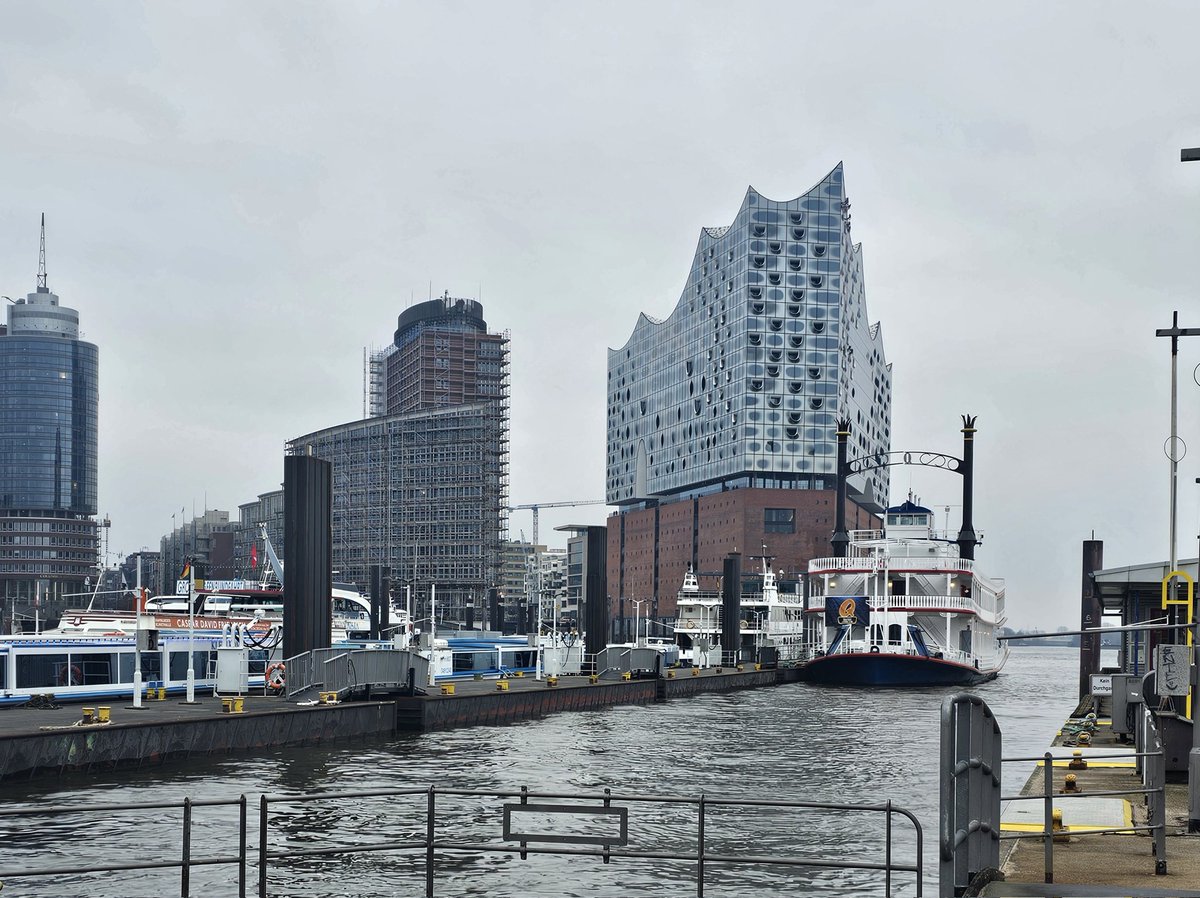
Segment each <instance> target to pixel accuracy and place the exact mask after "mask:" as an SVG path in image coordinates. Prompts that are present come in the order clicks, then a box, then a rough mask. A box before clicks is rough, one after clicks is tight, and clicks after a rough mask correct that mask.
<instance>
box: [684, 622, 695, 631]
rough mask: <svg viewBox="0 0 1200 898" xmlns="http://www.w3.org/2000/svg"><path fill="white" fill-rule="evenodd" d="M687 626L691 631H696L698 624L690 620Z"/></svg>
mask: <svg viewBox="0 0 1200 898" xmlns="http://www.w3.org/2000/svg"><path fill="white" fill-rule="evenodd" d="M686 626H687V628H688V629H689V630H695V629H696V622H695V621H694V620H690V621H688V622H687V625H686Z"/></svg>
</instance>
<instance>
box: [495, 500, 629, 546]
mask: <svg viewBox="0 0 1200 898" xmlns="http://www.w3.org/2000/svg"><path fill="white" fill-rule="evenodd" d="M607 504H608V503H607V502H605V501H604V500H603V499H576V500H574V501H572V502H531V503H530V504H528V505H510V506H508V510H509V511H525V510H530V511H532V512H533V544H534V545H535V546H536V545H537V544H538V509H540V508H574V507H575V506H577V505H607Z"/></svg>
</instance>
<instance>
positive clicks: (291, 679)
mask: <svg viewBox="0 0 1200 898" xmlns="http://www.w3.org/2000/svg"><path fill="white" fill-rule="evenodd" d="M345 651H346V650H345V649H344V648H328V649H313V650H312V651H311V652H302V653H301V654H299V655H295V656H293V657H291V658H288V659H286V660H285V661H284V662H283V663H284V665H285V668H286V671H287V681H286V683H285V685H284V694H285V696H286V697H287V698H288V699H292V698H294V697H295V696H297V695H299V694H300V693H302V692H307V691H308V690H309V689H314V688H320V687H322V686H324V685H325V680H324V673H325V668H324V664H325V662H326V661H327V660H328V659H330V658H332V657H333V656H334V655H338V654H341V653H342V652H345Z"/></svg>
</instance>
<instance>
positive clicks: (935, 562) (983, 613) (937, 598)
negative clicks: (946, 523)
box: [801, 499, 1008, 686]
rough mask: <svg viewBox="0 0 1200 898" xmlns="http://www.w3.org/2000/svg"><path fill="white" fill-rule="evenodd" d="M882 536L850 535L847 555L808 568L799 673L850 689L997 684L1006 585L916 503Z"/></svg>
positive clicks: (889, 515) (892, 513)
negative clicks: (802, 659) (986, 572)
mask: <svg viewBox="0 0 1200 898" xmlns="http://www.w3.org/2000/svg"><path fill="white" fill-rule="evenodd" d="M885 514H886V516H885V519H884V520H885V527H884V529H883V530H858V531H852V532H851V533H850V544H849V552H848V554H847V556H846V557H844V558H816V559H813V560H812V561H811V562H809V566H808V574H809V577H808V580H809V596H808V599H807V601H806V607H805V644H806V652H805V654H806V657H807V659H808V660H806V661H805V662H804V664H803V666H802V673H801V677H802V678H803V679H804V680H807V681H809V682H814V683H826V684H837V685H847V686H956V685H971V684H975V683H981V682H984V681H986V680H991V679H993V678H995V676H996V675H997V674H998V673H999V672H1000V669H1001V668H1002V667H1003V666H1004V663H1005V661H1006V660H1007V659H1008V647H1007V645H1005V644H1004V643H1002V642H1000V641H999V640H997V639H996V634H997V631H998V630H999V629H1000V627H1001V626H1003V624H1004V622H1005V620H1006V617H1005V612H1004V585H1003V581H999V580H993V579H989V578H988V577H986V576H984V574H983V573H982V572H981V571H980V570H979V568H978V567H977V566H976V562H975V561H974V560H973V559H968V558H962V557H960V555H959V547H958V544H957V542H956V541H955V540H954V539H953V538H952V536H951V534H949V533H938V532H936V531H935V530H934V529H933V523H934V516H933V512H932V511H931V510H930V509H928V508H924V507H922V506H920V505H917V504H915V503H914V502H913V501H912V500H911V499H910V500H909V501H906V502H904V503H903V504H902V505H898V506H894V507H892V508H889V509H888V510H887V512H886V513H885Z"/></svg>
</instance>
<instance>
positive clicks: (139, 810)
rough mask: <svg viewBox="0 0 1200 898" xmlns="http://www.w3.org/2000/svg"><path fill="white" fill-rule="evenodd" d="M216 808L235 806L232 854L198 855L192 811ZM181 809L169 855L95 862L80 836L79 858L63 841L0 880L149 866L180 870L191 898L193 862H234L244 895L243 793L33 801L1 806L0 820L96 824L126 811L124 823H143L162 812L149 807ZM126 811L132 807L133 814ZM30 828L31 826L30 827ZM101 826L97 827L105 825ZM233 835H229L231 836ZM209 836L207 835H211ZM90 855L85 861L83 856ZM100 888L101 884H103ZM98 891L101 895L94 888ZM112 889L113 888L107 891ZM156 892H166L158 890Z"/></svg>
mask: <svg viewBox="0 0 1200 898" xmlns="http://www.w3.org/2000/svg"><path fill="white" fill-rule="evenodd" d="M217 807H236V808H237V809H238V826H237V832H236V838H237V848H236V849H235V850H236V852H237V853H236V854H220V855H218V854H213V855H196V854H193V852H192V825H193V816H194V811H195V810H196V809H197V808H217ZM175 810H178V811H180V812H181V813H180V823H181V835H180V841H179V846H178V849H177V851H176V853H175V856H174V857H173V858H172V857H167V856H166V855H165V852H164V854H163V855H162V856H159V857H151V858H140V859H138V860H127V861H114V862H112V863H96V862H95V860H92V859H93V858H95V857H96V846H95V841H94V840H84V841H81V842H80V843H79V845H80V848H81V850H82V851H83V852H84V854H83V855H81V857H80V859H79V861H78V862H72V861H71V860H69V859H67V858H64V855H68V857H69V850H68V849H67V848H66V846H64V845H63V844H62V843H57V844H56V845H55V849H54V854H55V856H56V857H57V858H58V860H56V861H55V862H54V863H52V864H22V865H20V866H13V867H11V868H9V869H0V883H8V882H9V880H15V879H38V878H44V879H46V880H49V881H51V882H58V883H60V884H61V883H62V881H63V877H66V876H87V875H91V874H113V873H127V872H133V871H151V870H172V869H177V870H179V894H180V895H181V896H182V898H189V896H190V895H191V894H192V868H194V867H213V866H222V865H224V866H236V867H237V887H238V892H237V894H238V896H239V898H245V895H246V884H247V883H246V868H247V846H248V845H249V838H248V833H247V827H246V796H245V795H240V796H238V797H237V798H207V799H193V798H184V799H183V800H182V801H146V802H126V803H121V804H94V805H82V804H71V805H37V806H35V807H15V808H14V807H4V808H0V820H3V819H9V818H16V819H18V820H20V819H24V818H33V817H49V818H52V819H54V820H55V822H56V823H61V821H62V819H63V818H68V817H71V816H84V817H88V818H91V817H93V816H94V817H95V818H96V821H97V824H100V823H103V824H105V825H107V824H109V823H110V821H113V820H118V821H119V820H121V819H122V815H124V814H130V816H129V820H128V826H129V827H130V828H137V827H138V826H141V825H143V824H144V823H145V821H146V819H148V817H150V816H155V817H159V816H161V815H157V814H155V815H148V814H147V813H146V812H147V811H175ZM130 812H136V814H131V813H130ZM218 825H219V824H218V823H217V821H209V822H207V825H206V826H205V832H206V834H207V833H210V832H212V831H214V830H215V829H216V828H217V826H218ZM31 828H32V827H31ZM103 828H104V827H101V829H103ZM233 837H234V834H233V833H231V834H230V838H231V839H232V838H233ZM209 838H211V837H209ZM85 857H86V858H88V859H87V860H85V859H84V858H85ZM99 881H101V882H108V883H109V885H110V887H111V885H112V882H113V878H112V877H111V876H110V877H108V878H107V879H104V880H99ZM101 888H102V887H101ZM96 894H101V892H97V893H96ZM108 894H115V892H108ZM159 894H166V893H165V891H162V890H160V891H159Z"/></svg>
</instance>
